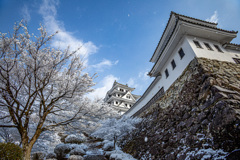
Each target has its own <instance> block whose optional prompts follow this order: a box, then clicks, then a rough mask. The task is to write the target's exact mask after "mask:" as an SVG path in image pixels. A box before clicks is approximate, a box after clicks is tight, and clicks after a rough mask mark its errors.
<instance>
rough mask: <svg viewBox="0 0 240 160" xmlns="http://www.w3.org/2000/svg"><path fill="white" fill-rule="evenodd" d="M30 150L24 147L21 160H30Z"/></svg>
mask: <svg viewBox="0 0 240 160" xmlns="http://www.w3.org/2000/svg"><path fill="white" fill-rule="evenodd" d="M31 150H32V147H29V146H27V147H25V150H24V152H23V159H24V160H30V156H31Z"/></svg>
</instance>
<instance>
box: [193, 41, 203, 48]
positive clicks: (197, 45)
mask: <svg viewBox="0 0 240 160" xmlns="http://www.w3.org/2000/svg"><path fill="white" fill-rule="evenodd" d="M193 42H194V44H195V45H196V47H197V48H202V46H201V45H200V43H199V42H198V41H193Z"/></svg>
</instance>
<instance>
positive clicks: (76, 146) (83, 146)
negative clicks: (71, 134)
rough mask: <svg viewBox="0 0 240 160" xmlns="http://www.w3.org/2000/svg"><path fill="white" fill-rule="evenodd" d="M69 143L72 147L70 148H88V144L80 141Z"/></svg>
mask: <svg viewBox="0 0 240 160" xmlns="http://www.w3.org/2000/svg"><path fill="white" fill-rule="evenodd" d="M69 145H70V146H71V147H72V150H73V149H75V148H81V149H83V150H84V151H85V150H86V149H87V148H88V146H87V145H86V144H84V143H82V144H69Z"/></svg>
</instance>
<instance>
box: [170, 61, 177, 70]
mask: <svg viewBox="0 0 240 160" xmlns="http://www.w3.org/2000/svg"><path fill="white" fill-rule="evenodd" d="M171 64H172V69H173V70H174V68H176V63H175V61H174V59H173V60H172V62H171Z"/></svg>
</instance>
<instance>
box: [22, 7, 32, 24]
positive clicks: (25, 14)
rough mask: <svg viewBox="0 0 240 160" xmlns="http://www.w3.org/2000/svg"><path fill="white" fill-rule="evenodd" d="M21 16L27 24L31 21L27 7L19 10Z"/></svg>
mask: <svg viewBox="0 0 240 160" xmlns="http://www.w3.org/2000/svg"><path fill="white" fill-rule="evenodd" d="M21 14H22V16H23V19H24V20H25V21H27V22H29V21H30V20H31V16H30V14H29V10H28V7H27V5H24V6H23V8H22V9H21Z"/></svg>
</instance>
